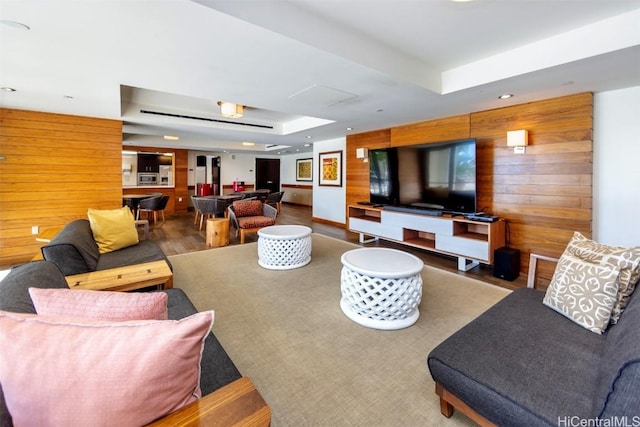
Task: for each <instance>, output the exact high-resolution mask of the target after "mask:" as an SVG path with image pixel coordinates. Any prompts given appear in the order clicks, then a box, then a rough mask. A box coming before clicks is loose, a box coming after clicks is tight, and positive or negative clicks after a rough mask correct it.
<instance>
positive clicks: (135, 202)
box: [122, 194, 153, 218]
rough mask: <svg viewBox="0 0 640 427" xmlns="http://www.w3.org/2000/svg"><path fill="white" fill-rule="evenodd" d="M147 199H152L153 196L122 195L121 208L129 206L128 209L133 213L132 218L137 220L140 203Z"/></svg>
mask: <svg viewBox="0 0 640 427" xmlns="http://www.w3.org/2000/svg"><path fill="white" fill-rule="evenodd" d="M149 197H153V194H123V195H122V206H129V209H131V212H133V217H134V218H137V215H138V206H139V205H140V201H142V200H144V199H148V198H149Z"/></svg>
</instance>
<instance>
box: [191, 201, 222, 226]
mask: <svg viewBox="0 0 640 427" xmlns="http://www.w3.org/2000/svg"><path fill="white" fill-rule="evenodd" d="M198 208H199V211H200V227H199V229H200V230H202V224H203V223H204V221H205V219H208V218H215V217H217V216H218V215H224V216H226V210H227V202H225V201H224V200H220V199H216V198H215V197H201V198H199V199H198Z"/></svg>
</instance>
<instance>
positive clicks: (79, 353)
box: [0, 311, 214, 426]
mask: <svg viewBox="0 0 640 427" xmlns="http://www.w3.org/2000/svg"><path fill="white" fill-rule="evenodd" d="M213 318H214V313H213V311H206V312H202V313H197V314H194V315H192V316H189V317H186V318H184V319H181V320H136V321H127V322H105V321H95V320H84V321H78V320H77V319H69V318H61V317H49V316H40V315H33V314H22V313H11V312H6V311H0V348H1V349H2V351H0V384H2V388H3V391H4V397H5V401H6V404H7V408H8V409H9V413H11V416H12V417H13V423H14V424H15V425H20V426H41V425H60V426H63V425H84V426H114V425H117V426H141V425H146V424H148V423H150V422H152V421H154V420H156V419H158V418H161V417H163V416H165V415H168V414H169V413H171V412H174V411H176V410H177V409H180V408H181V407H183V406H184V405H186V404H188V403H191V402H193V401H195V400H197V399H198V398H199V397H200V395H201V391H200V362H201V359H202V350H203V346H204V340H205V338H206V336H207V334H208V333H209V331H210V329H211V326H212V325H213Z"/></svg>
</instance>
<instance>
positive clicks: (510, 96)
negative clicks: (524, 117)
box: [498, 93, 513, 99]
mask: <svg viewBox="0 0 640 427" xmlns="http://www.w3.org/2000/svg"><path fill="white" fill-rule="evenodd" d="M509 98H513V94H512V93H505V94H504V95H500V96H499V97H498V99H509Z"/></svg>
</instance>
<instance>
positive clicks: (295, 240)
mask: <svg viewBox="0 0 640 427" xmlns="http://www.w3.org/2000/svg"><path fill="white" fill-rule="evenodd" d="M310 261H311V229H310V228H309V227H305V226H304V225H272V226H269V227H264V228H261V229H260V230H258V264H260V266H262V267H264V268H268V269H270V270H290V269H292V268H298V267H302V266H303V265H307V264H309V262H310Z"/></svg>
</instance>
